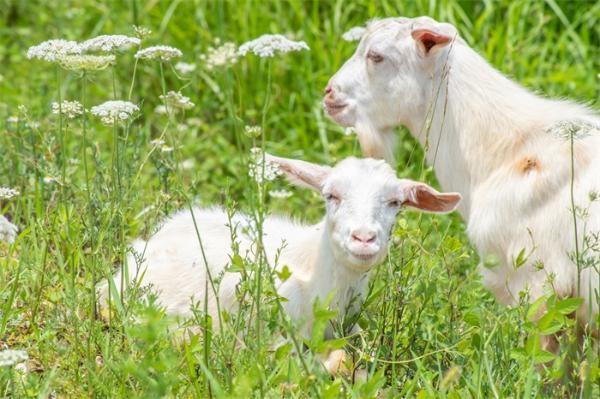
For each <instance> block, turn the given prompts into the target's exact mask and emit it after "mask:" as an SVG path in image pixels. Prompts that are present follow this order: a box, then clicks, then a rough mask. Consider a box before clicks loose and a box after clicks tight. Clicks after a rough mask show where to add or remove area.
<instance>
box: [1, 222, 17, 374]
mask: <svg viewBox="0 0 600 399" xmlns="http://www.w3.org/2000/svg"><path fill="white" fill-rule="evenodd" d="M18 231H19V228H18V227H17V226H15V225H14V224H12V223H11V222H9V221H8V219H7V218H5V217H4V216H2V215H0V241H6V242H8V243H9V244H12V243H13V242H15V238H16V237H17V233H18ZM3 353H4V352H0V366H6V364H2V361H3V357H2V354H3Z"/></svg>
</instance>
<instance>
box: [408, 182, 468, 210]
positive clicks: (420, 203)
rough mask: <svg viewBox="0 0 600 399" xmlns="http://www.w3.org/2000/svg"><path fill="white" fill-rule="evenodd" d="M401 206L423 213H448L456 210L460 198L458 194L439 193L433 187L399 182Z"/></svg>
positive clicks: (417, 183)
mask: <svg viewBox="0 0 600 399" xmlns="http://www.w3.org/2000/svg"><path fill="white" fill-rule="evenodd" d="M400 182H401V187H402V189H401V190H402V194H403V196H402V198H403V202H402V205H403V206H410V207H412V208H416V209H420V210H422V211H425V212H435V213H448V212H452V211H453V210H455V209H456V207H457V206H458V204H459V203H460V200H461V199H462V196H461V195H460V194H459V193H440V192H438V191H436V190H435V189H434V188H433V187H430V186H428V185H427V184H424V183H419V182H415V181H412V180H400Z"/></svg>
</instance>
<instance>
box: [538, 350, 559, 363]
mask: <svg viewBox="0 0 600 399" xmlns="http://www.w3.org/2000/svg"><path fill="white" fill-rule="evenodd" d="M554 359H556V355H555V354H554V353H550V352H548V351H545V350H540V351H538V352H536V354H535V356H534V357H533V361H534V363H536V364H540V363H548V362H551V361H553V360H554Z"/></svg>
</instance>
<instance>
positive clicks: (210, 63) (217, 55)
mask: <svg viewBox="0 0 600 399" xmlns="http://www.w3.org/2000/svg"><path fill="white" fill-rule="evenodd" d="M217 44H218V42H217ZM200 59H202V60H203V61H204V63H205V64H206V68H207V69H208V70H213V69H215V68H218V67H225V66H228V65H233V64H235V63H237V61H238V50H237V47H236V45H235V44H234V43H232V42H225V43H223V44H222V45H221V46H218V47H209V48H208V50H206V54H202V55H201V56H200Z"/></svg>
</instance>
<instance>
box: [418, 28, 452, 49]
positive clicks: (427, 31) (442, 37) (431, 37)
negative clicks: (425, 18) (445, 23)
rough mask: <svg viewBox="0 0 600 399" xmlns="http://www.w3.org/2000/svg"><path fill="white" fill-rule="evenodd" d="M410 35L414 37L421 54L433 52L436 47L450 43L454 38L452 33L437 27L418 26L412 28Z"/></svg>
mask: <svg viewBox="0 0 600 399" xmlns="http://www.w3.org/2000/svg"><path fill="white" fill-rule="evenodd" d="M411 36H412V37H413V39H415V42H416V43H417V47H418V48H419V51H420V52H421V54H423V55H429V54H432V53H435V52H436V51H437V50H438V49H440V48H442V47H444V46H447V45H448V44H450V42H452V40H453V39H454V37H453V36H452V35H450V34H448V33H444V32H442V31H441V30H439V29H434V28H431V27H420V26H416V27H414V28H413V30H412V32H411Z"/></svg>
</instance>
